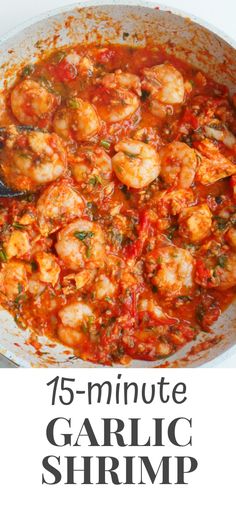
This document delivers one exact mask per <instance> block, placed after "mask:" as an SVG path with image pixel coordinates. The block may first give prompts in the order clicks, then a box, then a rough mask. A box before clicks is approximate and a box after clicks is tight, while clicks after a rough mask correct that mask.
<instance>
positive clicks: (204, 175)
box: [195, 140, 236, 185]
mask: <svg viewBox="0 0 236 510" xmlns="http://www.w3.org/2000/svg"><path fill="white" fill-rule="evenodd" d="M195 146H196V148H197V149H198V151H199V152H198V154H199V158H200V164H199V166H198V169H197V173H196V180H197V181H198V182H200V183H201V184H204V185H207V184H213V183H214V182H216V181H219V180H220V179H224V178H225V177H229V176H231V175H234V174H236V165H234V164H233V163H232V162H231V161H230V160H229V159H228V158H226V157H225V156H223V154H221V153H220V151H219V149H218V147H216V146H215V145H214V143H213V142H211V141H210V140H202V141H201V142H196V143H195Z"/></svg>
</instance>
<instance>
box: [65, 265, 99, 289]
mask: <svg viewBox="0 0 236 510" xmlns="http://www.w3.org/2000/svg"><path fill="white" fill-rule="evenodd" d="M95 275H96V269H95V270H91V269H83V270H82V271H80V272H79V273H71V274H68V275H66V276H64V278H63V285H67V284H68V283H70V282H71V281H72V282H73V281H74V282H75V287H76V289H77V290H79V289H82V288H83V287H85V286H86V285H89V284H90V283H91V282H92V281H93V279H94V278H95Z"/></svg>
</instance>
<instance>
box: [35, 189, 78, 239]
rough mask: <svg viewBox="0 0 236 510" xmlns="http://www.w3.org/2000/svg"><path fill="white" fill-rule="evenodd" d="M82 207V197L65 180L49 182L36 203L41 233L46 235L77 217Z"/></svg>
mask: <svg viewBox="0 0 236 510" xmlns="http://www.w3.org/2000/svg"><path fill="white" fill-rule="evenodd" d="M84 207H85V203H84V199H83V197H82V196H81V195H80V194H79V193H78V192H76V191H75V190H73V188H72V187H71V186H70V185H69V184H68V183H67V182H66V181H63V182H58V183H54V184H51V185H50V186H49V187H48V188H47V189H46V190H45V191H44V192H43V193H42V195H41V196H40V198H39V200H38V203H37V216H38V224H39V228H40V232H41V234H42V235H43V236H48V235H49V234H51V233H52V232H55V230H58V228H60V227H61V226H62V225H63V224H65V223H67V222H69V221H71V220H73V219H74V218H79V217H80V216H81V215H82V213H83V210H84Z"/></svg>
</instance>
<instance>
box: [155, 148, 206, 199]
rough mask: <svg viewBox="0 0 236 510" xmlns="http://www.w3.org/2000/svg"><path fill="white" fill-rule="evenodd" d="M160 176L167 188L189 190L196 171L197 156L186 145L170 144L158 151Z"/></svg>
mask: <svg viewBox="0 0 236 510" xmlns="http://www.w3.org/2000/svg"><path fill="white" fill-rule="evenodd" d="M159 154H160V160H161V172H160V175H161V177H162V179H163V180H164V182H165V184H166V185H168V186H173V185H175V186H177V187H179V188H185V189H186V188H190V186H191V185H192V184H193V181H194V178H195V173H196V170H197V156H196V152H195V151H194V149H191V147H189V146H188V145H187V144H186V143H182V142H171V143H169V144H168V145H166V146H165V147H163V149H161V151H160V153H159Z"/></svg>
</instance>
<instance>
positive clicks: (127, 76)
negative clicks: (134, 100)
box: [99, 69, 141, 96]
mask: <svg viewBox="0 0 236 510" xmlns="http://www.w3.org/2000/svg"><path fill="white" fill-rule="evenodd" d="M99 81H101V83H102V85H103V86H104V87H105V88H107V89H117V88H122V89H128V90H132V91H133V92H135V93H136V94H137V95H138V96H141V82H140V78H139V77H138V76H137V75H136V74H132V73H124V72H123V71H121V70H120V69H118V70H117V71H115V72H114V73H109V74H105V76H103V77H102V79H101V80H99Z"/></svg>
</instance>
